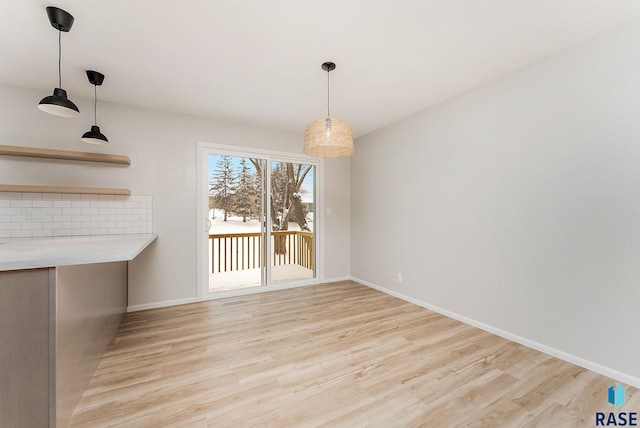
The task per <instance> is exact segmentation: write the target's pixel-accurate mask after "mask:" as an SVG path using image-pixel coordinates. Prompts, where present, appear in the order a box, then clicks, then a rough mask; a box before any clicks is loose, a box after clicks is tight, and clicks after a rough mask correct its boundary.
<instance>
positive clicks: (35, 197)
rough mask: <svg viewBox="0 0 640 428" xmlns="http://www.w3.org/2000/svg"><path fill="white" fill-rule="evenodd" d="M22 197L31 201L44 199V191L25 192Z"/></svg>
mask: <svg viewBox="0 0 640 428" xmlns="http://www.w3.org/2000/svg"><path fill="white" fill-rule="evenodd" d="M22 199H23V200H29V201H39V200H42V193H23V194H22Z"/></svg>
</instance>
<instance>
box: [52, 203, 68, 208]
mask: <svg viewBox="0 0 640 428" xmlns="http://www.w3.org/2000/svg"><path fill="white" fill-rule="evenodd" d="M53 207H54V208H71V201H53Z"/></svg>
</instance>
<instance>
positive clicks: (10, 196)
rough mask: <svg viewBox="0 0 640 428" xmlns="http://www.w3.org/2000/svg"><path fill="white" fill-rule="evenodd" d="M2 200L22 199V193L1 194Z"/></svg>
mask: <svg viewBox="0 0 640 428" xmlns="http://www.w3.org/2000/svg"><path fill="white" fill-rule="evenodd" d="M0 199H8V200H11V199H22V193H20V192H0Z"/></svg>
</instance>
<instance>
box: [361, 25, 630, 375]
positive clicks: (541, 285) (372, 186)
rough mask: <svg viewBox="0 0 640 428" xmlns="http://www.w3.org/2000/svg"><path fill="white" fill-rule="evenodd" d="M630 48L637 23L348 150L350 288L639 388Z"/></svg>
mask: <svg viewBox="0 0 640 428" xmlns="http://www.w3.org/2000/svg"><path fill="white" fill-rule="evenodd" d="M639 52H640V24H639V23H638V22H637V21H634V22H632V23H629V24H626V25H624V26H622V27H618V28H616V29H614V30H612V31H610V32H607V33H604V34H601V35H599V36H598V37H596V38H593V39H590V40H588V41H586V42H583V43H581V44H580V45H577V46H574V47H572V48H570V49H568V50H565V51H562V52H559V53H557V54H555V55H553V56H550V57H548V58H546V59H544V60H542V61H539V62H536V63H534V64H531V65H529V66H527V67H524V68H522V69H520V70H518V71H516V72H513V73H511V74H509V75H507V76H505V77H503V78H500V79H498V80H495V81H493V82H491V83H489V84H486V85H484V86H482V87H479V88H476V89H474V90H472V91H470V92H467V93H465V94H462V95H460V96H457V97H455V98H453V99H451V100H449V101H447V102H444V103H442V104H440V105H437V106H435V107H433V108H430V109H427V110H425V111H422V112H420V113H418V114H415V115H413V116H411V117H409V118H406V119H405V120H402V121H400V122H398V123H395V124H393V125H391V126H388V127H385V128H383V129H381V130H379V131H377V132H374V133H372V134H369V135H367V136H364V137H362V138H359V139H358V140H357V142H356V154H355V156H353V158H352V159H351V195H352V200H351V273H352V276H353V277H354V278H358V279H360V280H362V281H366V282H368V283H371V284H374V285H377V286H379V287H384V288H386V289H387V290H390V291H391V292H393V293H397V294H402V295H404V296H405V297H408V298H410V299H414V300H416V301H420V302H422V303H425V304H428V305H433V306H435V307H438V308H440V309H442V310H445V311H451V312H452V313H454V314H457V315H458V316H460V317H466V318H468V319H471V320H473V321H474V322H476V323H483V324H485V325H487V326H489V327H492V328H494V329H499V330H502V331H503V332H506V333H508V334H511V335H516V336H519V337H520V338H522V339H524V341H525V342H526V341H532V342H536V343H537V344H539V345H542V346H541V347H542V348H544V347H550V348H553V349H554V350H556V351H560V352H565V353H567V354H570V356H573V357H576V358H573V359H574V360H579V359H583V360H586V361H585V362H587V363H589V364H591V363H593V364H595V365H599V368H600V369H604V371H607V370H609V369H612V370H614V371H618V372H621V373H622V374H625V375H628V376H630V377H632V378H635V380H634V379H627V380H631V381H634V382H635V383H636V385H638V384H640V358H638V355H640V341H638V339H637V337H638V329H639V328H640V120H639V119H638V118H639V117H640V55H639V54H638V53H639ZM470 66H473V65H472V64H470ZM399 72H400V73H401V71H399ZM398 272H400V273H402V274H403V279H404V281H403V282H402V283H398V282H396V273H398ZM596 368H598V367H596Z"/></svg>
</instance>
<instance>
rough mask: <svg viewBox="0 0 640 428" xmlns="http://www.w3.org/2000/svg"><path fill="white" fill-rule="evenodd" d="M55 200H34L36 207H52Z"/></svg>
mask: <svg viewBox="0 0 640 428" xmlns="http://www.w3.org/2000/svg"><path fill="white" fill-rule="evenodd" d="M52 206H53V201H33V207H34V208H51V207H52Z"/></svg>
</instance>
